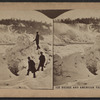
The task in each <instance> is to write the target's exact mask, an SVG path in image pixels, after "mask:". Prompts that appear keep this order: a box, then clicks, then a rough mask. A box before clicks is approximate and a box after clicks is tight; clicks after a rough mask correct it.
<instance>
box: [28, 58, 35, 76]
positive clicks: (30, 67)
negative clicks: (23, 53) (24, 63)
mask: <svg viewBox="0 0 100 100" xmlns="http://www.w3.org/2000/svg"><path fill="white" fill-rule="evenodd" d="M30 71H31V72H32V73H33V78H36V75H35V72H36V68H35V62H34V61H33V60H31V59H30V57H28V70H27V75H29V72H30Z"/></svg>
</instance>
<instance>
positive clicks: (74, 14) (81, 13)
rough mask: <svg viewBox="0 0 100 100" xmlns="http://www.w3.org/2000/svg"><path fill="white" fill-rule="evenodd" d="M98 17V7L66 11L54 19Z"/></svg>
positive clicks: (99, 13)
mask: <svg viewBox="0 0 100 100" xmlns="http://www.w3.org/2000/svg"><path fill="white" fill-rule="evenodd" d="M90 17H95V18H100V9H95V10H94V9H90V10H88V9H75V10H71V11H68V12H65V13H63V14H61V15H60V16H58V17H57V18H56V19H66V18H70V19H76V18H90Z"/></svg>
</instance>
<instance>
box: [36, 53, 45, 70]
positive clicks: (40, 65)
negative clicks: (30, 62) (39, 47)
mask: <svg viewBox="0 0 100 100" xmlns="http://www.w3.org/2000/svg"><path fill="white" fill-rule="evenodd" d="M39 60H40V62H39V66H38V69H37V71H39V69H40V67H42V68H41V71H43V67H44V63H45V56H44V55H43V52H41V55H40V57H39Z"/></svg>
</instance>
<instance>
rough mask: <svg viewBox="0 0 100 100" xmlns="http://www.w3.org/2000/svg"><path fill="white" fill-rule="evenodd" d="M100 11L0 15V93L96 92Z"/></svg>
mask: <svg viewBox="0 0 100 100" xmlns="http://www.w3.org/2000/svg"><path fill="white" fill-rule="evenodd" d="M99 86H100V10H97V9H96V10H90V9H65V10H28V11H27V10H26V11H25V10H20V11H17V10H6V11H1V10H0V88H1V89H33V90H34V89H39V90H41V89H43V90H44V89H45V90H46V89H49V90H50V89H69V88H73V89H74V88H81V89H82V88H87V89H92V88H100V87H99Z"/></svg>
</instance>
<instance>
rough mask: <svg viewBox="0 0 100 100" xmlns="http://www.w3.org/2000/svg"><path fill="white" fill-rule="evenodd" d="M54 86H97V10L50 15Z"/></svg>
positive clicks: (99, 20)
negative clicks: (52, 35) (51, 16)
mask: <svg viewBox="0 0 100 100" xmlns="http://www.w3.org/2000/svg"><path fill="white" fill-rule="evenodd" d="M54 86H55V87H56V86H88V87H89V86H90V88H92V86H100V10H94V9H91V10H88V9H72V10H70V11H67V12H65V13H63V14H61V15H59V16H58V17H56V18H55V19H54Z"/></svg>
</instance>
